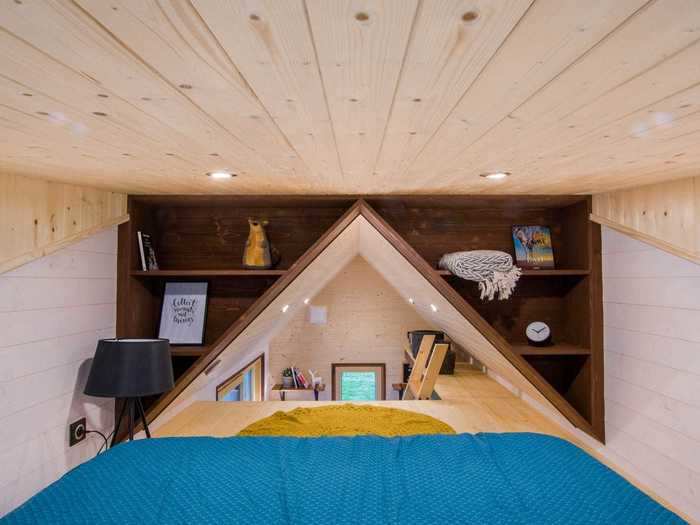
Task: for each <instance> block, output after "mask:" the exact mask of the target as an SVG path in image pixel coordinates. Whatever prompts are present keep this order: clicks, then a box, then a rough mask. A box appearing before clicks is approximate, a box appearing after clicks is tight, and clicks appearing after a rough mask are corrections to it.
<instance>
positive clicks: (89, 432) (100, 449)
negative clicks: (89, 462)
mask: <svg viewBox="0 0 700 525" xmlns="http://www.w3.org/2000/svg"><path fill="white" fill-rule="evenodd" d="M85 433H86V434H99V435H100V436H102V439H104V443H102V445H100V448H99V450H98V451H97V454H95V457H97V456H99V455H100V453H101V452H102V449H103V448H104V449H105V452H106V451H107V449H108V448H109V445H108V444H109V438H110V437H112V434H114V431H112V432H110V433H109V435H108V436H105V435H104V434H103V433H102V432H100V431H99V430H86V431H85Z"/></svg>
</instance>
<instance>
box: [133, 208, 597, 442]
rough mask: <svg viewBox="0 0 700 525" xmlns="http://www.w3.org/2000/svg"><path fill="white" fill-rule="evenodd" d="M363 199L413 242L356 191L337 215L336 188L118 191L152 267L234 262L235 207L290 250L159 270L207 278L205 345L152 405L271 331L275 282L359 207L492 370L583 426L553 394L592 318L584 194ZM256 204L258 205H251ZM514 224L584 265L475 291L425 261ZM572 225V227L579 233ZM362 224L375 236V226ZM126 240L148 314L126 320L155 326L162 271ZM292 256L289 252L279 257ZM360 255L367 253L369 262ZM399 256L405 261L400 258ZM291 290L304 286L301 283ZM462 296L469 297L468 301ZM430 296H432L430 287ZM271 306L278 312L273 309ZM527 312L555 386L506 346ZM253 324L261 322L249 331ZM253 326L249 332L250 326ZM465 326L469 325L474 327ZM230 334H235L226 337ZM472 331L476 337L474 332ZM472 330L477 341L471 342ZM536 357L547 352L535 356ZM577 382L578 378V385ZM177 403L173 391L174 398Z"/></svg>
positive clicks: (196, 385)
mask: <svg viewBox="0 0 700 525" xmlns="http://www.w3.org/2000/svg"><path fill="white" fill-rule="evenodd" d="M370 200H371V201H372V202H375V203H376V204H377V205H378V206H379V207H380V209H381V210H382V211H383V212H384V213H385V214H386V215H387V216H389V217H390V220H391V221H392V222H394V223H395V224H396V225H397V227H399V228H400V230H401V231H402V232H406V233H405V236H406V237H407V238H409V239H411V241H413V242H415V243H416V245H417V247H418V248H419V249H420V250H421V251H422V253H421V252H416V250H415V249H414V248H413V247H411V246H410V245H409V244H407V240H406V239H404V238H403V237H402V234H400V233H398V232H397V231H395V230H393V229H392V228H391V226H389V225H388V223H387V222H386V221H385V220H384V219H383V218H382V217H380V216H379V215H378V214H377V212H375V211H374V210H373V209H372V208H370V207H369V205H368V204H367V203H366V202H365V201H363V200H360V201H358V202H357V203H356V204H355V205H354V206H353V207H352V208H351V209H350V210H349V211H347V212H346V213H345V214H344V215H343V217H341V218H340V219H337V218H338V215H339V214H340V213H341V212H342V211H344V210H345V207H344V206H343V204H347V202H348V199H347V198H346V197H332V198H304V199H302V198H296V199H292V200H291V201H290V200H287V199H286V198H284V197H280V198H278V199H276V198H272V197H260V198H254V197H247V198H236V197H223V196H221V197H206V196H199V197H183V198H182V199H179V198H176V197H152V196H144V197H134V198H132V199H131V201H130V203H131V206H132V208H133V212H132V215H133V219H132V223H131V227H132V228H133V231H134V232H135V231H136V229H138V228H143V229H144V231H146V230H148V231H150V232H154V236H155V238H156V250H157V252H158V253H159V260H160V263H161V266H162V267H163V268H173V267H179V268H180V270H192V269H193V267H198V269H199V270H205V269H207V268H205V266H208V267H212V266H216V267H218V268H221V269H226V268H227V267H228V268H231V265H232V264H235V263H234V261H235V260H237V259H239V258H240V251H242V246H243V243H244V242H245V237H246V236H247V226H246V218H247V217H248V216H250V215H260V214H261V213H263V214H265V216H266V218H268V219H270V220H271V228H270V230H269V231H270V237H271V239H272V241H273V243H274V242H276V239H280V240H281V244H280V243H276V244H277V245H278V248H280V249H281V252H282V254H283V256H284V255H285V254H287V255H289V254H301V255H300V258H299V260H297V261H296V262H294V263H293V264H291V266H290V267H289V270H288V271H287V272H286V273H281V274H275V275H272V276H264V275H263V274H260V275H258V274H255V276H253V274H252V273H251V274H249V275H244V274H242V273H240V274H234V273H230V274H228V275H218V276H217V275H213V274H212V275H206V276H199V275H195V274H191V273H188V272H184V273H183V275H181V276H178V275H177V270H173V271H171V274H172V275H171V274H167V275H168V276H170V277H179V278H187V279H201V278H207V279H208V280H209V281H210V283H211V293H210V316H209V320H208V323H207V336H206V343H207V346H205V347H204V349H203V350H201V351H199V352H198V355H199V356H200V358H199V359H198V360H197V361H196V362H194V364H193V366H192V367H191V368H190V369H187V370H186V371H185V368H183V369H182V370H183V371H184V372H183V376H182V378H181V379H180V380H179V381H178V386H177V388H176V390H175V391H174V392H173V393H171V394H168V395H166V396H164V397H163V398H161V399H160V400H158V401H157V402H156V404H155V405H154V409H153V415H156V414H158V413H160V412H161V411H162V410H165V408H166V407H169V406H170V405H169V402H170V401H172V400H174V399H176V398H179V396H180V394H182V392H184V390H185V389H187V391H188V392H200V391H201V393H202V395H204V397H206V395H207V394H206V392H204V391H203V390H202V388H205V384H207V383H206V380H204V379H202V378H201V377H200V374H201V373H202V372H203V371H204V370H205V369H206V368H207V367H208V366H209V365H210V364H212V363H213V360H215V359H217V358H218V357H217V356H219V355H221V354H222V353H223V352H225V351H226V352H227V354H226V355H228V354H229V350H230V348H232V346H231V345H233V344H234V342H235V347H236V348H243V347H241V345H243V344H244V343H245V341H251V342H248V343H245V345H246V346H245V348H248V347H250V344H253V343H254V344H256V345H257V344H262V342H264V340H265V337H268V336H270V334H272V333H273V331H274V330H276V328H274V326H277V325H279V323H281V322H283V321H282V320H281V319H279V318H278V319H275V317H274V315H273V314H274V312H272V313H271V312H270V311H269V310H267V307H268V306H269V305H271V304H273V302H274V303H277V302H279V301H285V300H287V301H289V300H291V299H289V298H288V297H286V296H284V295H282V292H284V291H285V290H286V289H287V287H289V286H294V289H295V290H297V291H299V290H298V288H299V286H302V283H301V281H299V282H297V281H295V280H294V279H293V275H294V274H295V273H298V272H299V271H301V270H299V264H300V261H307V263H308V261H313V260H315V258H316V257H317V256H318V255H320V254H321V253H323V250H324V248H322V247H321V245H319V243H326V247H330V243H331V242H332V239H333V238H335V236H337V235H339V233H338V232H340V231H345V230H344V229H343V227H342V226H343V225H345V226H348V225H350V224H351V222H352V217H357V216H358V215H360V214H361V215H363V216H364V217H366V219H365V221H367V220H369V221H371V222H370V223H367V227H370V225H371V227H372V228H376V229H377V230H379V231H380V232H381V235H382V236H384V237H385V239H387V238H388V239H390V244H391V246H393V248H392V249H393V250H399V251H398V252H396V253H397V254H398V253H400V254H401V255H402V256H403V257H404V258H406V259H408V260H409V261H411V263H410V264H412V265H413V267H414V268H416V269H418V271H419V272H421V275H423V277H424V278H425V279H428V282H429V283H430V284H431V285H432V286H434V287H435V288H436V289H437V290H439V293H440V294H442V296H443V297H445V298H447V299H441V301H442V300H445V301H448V302H446V303H445V305H451V306H450V307H451V308H452V307H455V308H458V309H459V310H458V311H459V312H461V315H463V316H464V317H466V318H467V319H468V320H469V321H470V323H473V324H474V326H475V327H477V328H475V330H477V329H478V330H479V331H480V332H481V334H482V335H480V336H479V337H482V338H485V339H483V341H488V344H489V345H492V347H495V349H497V350H498V351H499V352H501V354H499V355H500V357H498V358H496V363H495V365H494V363H490V364H489V366H492V367H494V366H495V368H494V370H495V371H496V372H497V373H498V371H499V370H500V373H503V374H506V376H508V375H509V374H511V373H512V367H513V366H514V367H515V370H517V371H518V372H519V373H520V374H523V376H524V377H525V378H527V379H528V381H531V382H532V384H534V385H536V387H537V388H538V389H540V390H539V391H541V392H543V393H544V395H545V396H546V399H548V400H549V401H545V402H546V403H547V402H552V403H554V405H555V406H556V407H557V408H558V409H559V410H561V412H562V413H563V414H565V415H566V416H567V417H568V418H569V419H570V420H571V421H572V422H574V424H576V425H577V426H578V427H579V428H582V429H584V430H586V431H591V427H590V425H589V423H588V422H586V421H585V419H584V418H582V417H581V416H580V415H579V414H578V413H577V412H576V411H575V409H574V408H573V407H571V406H570V405H568V404H567V402H566V401H565V399H564V398H563V397H562V396H564V395H566V393H567V390H568V388H569V386H570V384H571V382H573V379H574V377H576V374H577V373H578V370H579V368H580V367H577V368H575V369H572V368H571V366H570V363H574V364H576V363H578V362H579V361H577V360H575V359H573V360H572V359H569V357H571V356H583V357H584V358H586V357H587V355H588V353H589V351H590V350H589V349H588V348H587V346H586V344H587V343H588V340H587V339H585V337H584V336H586V335H587V332H586V330H587V329H586V327H585V326H582V325H584V324H586V323H589V322H590V320H591V319H592V317H591V316H590V315H589V310H588V306H589V305H588V302H587V301H588V300H589V293H590V288H589V287H588V285H587V281H586V279H587V278H588V272H589V268H590V262H588V263H583V262H581V257H588V256H589V255H590V254H591V253H592V247H591V246H590V243H592V242H593V240H592V237H590V235H587V233H586V232H587V230H586V228H585V227H581V226H580V224H578V223H577V221H578V222H580V223H583V224H584V225H585V224H586V218H587V214H588V211H589V209H588V202H589V201H588V200H587V199H586V198H585V197H566V198H562V197H556V198H554V197H527V198H523V199H520V198H511V199H506V198H503V197H498V198H466V197H464V198H462V197H453V198H450V197H447V198H443V197H428V198H426V199H421V198H417V197H415V198H414V197H397V198H391V199H389V198H386V197H372V198H370ZM263 203H264V204H265V207H263V206H262V204H263ZM427 217H430V219H431V220H429V221H428V220H426V218H427ZM333 220H336V222H335V225H334V226H332V227H331V229H330V230H328V231H327V232H326V233H323V232H322V231H321V227H325V225H326V224H327V223H329V222H332V221H333ZM325 221H328V222H325ZM518 223H526V224H527V223H533V224H541V223H545V224H549V225H550V226H551V227H552V229H553V232H554V239H553V242H554V245H555V250H565V249H566V247H567V246H568V245H569V244H575V243H577V242H578V243H579V244H582V246H583V247H582V248H581V252H582V253H583V254H584V255H581V254H578V255H577V257H578V258H574V256H566V257H565V262H567V263H570V264H572V265H573V264H574V263H573V262H571V261H574V260H575V262H576V265H577V266H583V267H584V268H577V269H574V270H575V271H576V272H578V273H576V274H571V273H563V274H557V273H556V272H543V273H542V274H537V272H530V273H528V274H526V275H525V276H524V277H523V280H522V282H521V283H520V284H519V286H518V288H517V290H516V293H515V295H514V297H513V298H512V299H510V300H509V301H504V302H500V301H493V302H484V301H481V300H480V299H479V298H478V294H477V292H476V287H475V286H473V283H466V282H463V281H460V280H458V279H456V278H454V277H449V276H445V277H443V276H441V275H440V274H438V273H437V272H436V271H435V269H434V267H435V265H436V264H437V259H438V258H439V256H440V255H441V254H442V253H444V252H446V251H452V250H457V249H464V248H465V247H467V248H484V247H492V248H495V249H502V250H507V251H511V249H512V239H511V226H512V224H518ZM275 224H279V225H282V228H281V229H280V230H278V231H277V233H275V232H274V230H273V229H272V225H275ZM582 230H584V233H583V234H582V233H581V231H582ZM372 231H375V230H372ZM373 235H377V233H376V231H375V233H374V234H373ZM317 236H320V237H321V239H320V240H319V241H317V242H316V243H315V244H314V245H313V246H311V247H310V248H309V249H308V251H305V250H306V249H307V246H309V243H311V242H312V241H313V239H314V238H316V237H317ZM329 236H330V237H329ZM578 236H582V237H583V240H581V239H577V237H578ZM329 239H330V240H329ZM455 240H456V241H455ZM387 242H389V241H387ZM132 244H133V248H132V252H131V257H132V258H133V260H132V261H131V263H130V266H131V269H132V270H131V271H130V273H129V277H130V287H131V288H130V290H131V291H132V293H133V294H139V293H141V294H143V296H142V297H143V301H142V302H143V303H144V304H143V305H142V308H144V309H145V310H147V311H150V312H151V314H150V318H149V317H148V315H143V316H141V319H147V320H146V321H145V322H144V323H143V324H141V325H139V326H136V323H135V324H134V326H135V327H136V328H138V329H139V330H142V331H147V330H148V329H150V331H151V332H152V334H153V335H155V331H156V323H157V318H158V311H159V310H158V309H159V306H160V300H159V299H157V298H159V297H160V296H161V295H162V285H163V282H164V279H165V278H166V277H167V276H166V275H165V274H164V275H163V276H157V277H154V275H153V274H149V273H147V272H133V270H134V269H135V268H137V267H138V266H137V264H138V260H137V257H136V255H137V254H136V252H135V251H134V250H135V246H136V244H135V241H134V243H132ZM457 244H459V246H457ZM465 244H468V246H465ZM237 250H238V252H237V253H236V251H237ZM188 252H192V253H196V254H197V255H196V257H195V258H190V259H188V257H189V255H188ZM302 252H303V254H302ZM561 253H564V252H563V251H562V252H561ZM422 255H423V256H424V257H425V258H423V257H422ZM366 256H367V257H370V258H371V257H373V256H374V254H373V253H367V254H366ZM294 258H295V257H289V260H288V262H291V261H292V260H293V259H294ZM326 258H327V257H325V258H324V260H325V259H326ZM427 261H431V262H427ZM371 262H372V264H375V262H376V261H371ZM390 264H391V265H395V264H398V263H397V262H394V263H390ZM402 264H404V265H405V264H406V263H405V261H404V262H403V263H402ZM283 267H284V266H283ZM375 268H376V266H375ZM196 269H197V268H195V271H196ZM209 269H211V268H209ZM336 270H339V268H336ZM378 270H380V269H378ZM132 272H133V273H132ZM299 275H301V274H299ZM170 277H167V278H170ZM384 277H385V278H386V279H389V280H390V282H392V281H391V278H390V276H387V275H384ZM324 278H325V277H324ZM305 279H308V277H305ZM394 280H395V279H394ZM317 281H318V279H317ZM448 283H449V284H448ZM392 284H394V285H395V286H398V288H397V289H398V290H400V291H402V289H401V285H398V284H397V283H395V282H392ZM404 284H405V283H404ZM316 285H318V282H316V283H315V284H314V286H316ZM268 286H269V288H268ZM409 288H410V286H409ZM431 290H432V289H431ZM295 293H297V292H295ZM301 293H309V292H308V290H307V291H305V292H301ZM435 293H436V292H435V290H432V291H431V294H435ZM261 294H262V295H261ZM307 296H308V295H307ZM465 299H466V300H468V301H469V303H471V305H472V306H469V303H467V302H465ZM434 300H437V297H436V298H435V299H434ZM455 305H457V306H455ZM571 305H573V306H571ZM280 307H281V306H280ZM445 307H447V306H445ZM256 312H257V313H256ZM477 312H478V313H477ZM258 315H260V316H262V317H260V319H261V320H258ZM271 316H272V317H271ZM277 316H278V317H279V314H277ZM264 319H267V321H265V320H264ZM532 320H545V321H548V322H549V323H550V325H551V326H552V328H553V332H554V334H555V339H556V342H557V343H558V344H559V346H557V347H555V348H554V349H553V352H552V353H553V354H554V355H556V356H557V357H561V359H549V360H548V362H551V363H554V364H553V365H552V366H550V367H549V369H550V371H552V370H553V371H552V372H551V373H553V374H555V376H556V378H565V379H566V384H564V382H562V381H559V379H556V378H555V382H556V381H559V382H561V383H562V384H559V383H557V385H558V391H557V389H555V388H554V387H552V386H551V385H549V384H548V383H547V382H546V380H545V379H543V378H542V376H541V375H540V374H539V373H538V372H536V371H535V369H533V368H532V367H530V366H529V365H528V364H527V363H526V361H524V360H523V359H522V358H521V357H520V355H519V354H520V353H521V351H520V350H518V351H514V350H513V348H512V347H511V343H516V344H520V345H521V346H522V344H523V343H524V342H525V337H524V329H525V326H526V324H527V323H529V322H530V321H532ZM431 321H434V322H437V320H436V319H432V318H431ZM250 323H254V326H256V327H257V328H255V329H253V328H251V330H252V331H251V332H250V333H248V332H247V330H248V328H247V327H248V326H253V325H251V324H250ZM260 323H263V324H260ZM271 323H272V324H271ZM263 325H265V327H264V330H263V331H262V332H261V331H260V330H261V329H262V328H261V327H263ZM447 328H449V333H451V332H452V331H453V330H456V327H455V326H452V325H450V326H449V327H447ZM256 333H257V334H259V336H255V335H254V334H256ZM475 333H478V332H476V331H475ZM499 333H500V334H499ZM266 334H267V335H266ZM581 334H583V335H581ZM148 335H151V334H148ZM238 336H241V337H242V338H243V339H240V340H239V339H237V337H238ZM251 338H252V339H251ZM234 340H235V341H234ZM470 340H471V339H469V340H468V341H467V342H469V341H470ZM479 341H482V340H481V339H479ZM483 341H482V342H481V343H479V344H480V345H483ZM492 347H489V348H492ZM482 353H483V352H482ZM174 355H177V356H185V355H190V356H192V355H194V352H193V351H191V350H189V349H188V350H187V351H186V352H185V351H183V352H181V351H180V349H178V348H175V349H174ZM484 357H485V358H486V359H487V360H488V359H489V357H488V355H487V356H483V355H477V358H479V359H481V360H483V359H484ZM540 357H547V356H546V355H541V356H540ZM550 357H553V356H550ZM492 361H493V359H492ZM540 361H542V360H540ZM190 362H191V361H190ZM556 367H559V368H561V370H556ZM509 370H510V372H509ZM548 373H549V372H548ZM587 377H588V376H584V377H583V379H581V380H580V382H581V383H585V381H586V378H587ZM203 381H204V382H203ZM601 387H602V385H601ZM526 388H532V387H526ZM580 388H581V389H583V386H581V387H580ZM576 392H577V401H576V402H577V403H581V401H580V399H579V398H580V396H579V390H578V389H577V391H576ZM193 395H194V394H193ZM196 395H197V396H199V395H200V394H196ZM532 395H534V396H537V395H539V394H537V390H532ZM190 397H191V396H190ZM543 399H545V398H543ZM178 403H180V402H179V401H178ZM581 406H583V405H581ZM589 406H590V403H589V404H587V405H586V407H587V408H586V409H585V413H586V415H587V416H588V415H589V414H591V411H590V409H589V408H588V407H589ZM169 410H170V409H169Z"/></svg>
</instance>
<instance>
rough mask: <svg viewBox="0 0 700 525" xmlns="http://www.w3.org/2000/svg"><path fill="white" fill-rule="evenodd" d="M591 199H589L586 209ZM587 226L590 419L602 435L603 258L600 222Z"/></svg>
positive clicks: (603, 362) (603, 369)
mask: <svg viewBox="0 0 700 525" xmlns="http://www.w3.org/2000/svg"><path fill="white" fill-rule="evenodd" d="M591 209H592V203H591V202H590V201H589V210H591ZM588 227H589V229H590V247H591V248H590V252H589V253H590V257H591V274H590V275H589V276H588V278H587V281H588V286H589V295H588V301H589V306H588V312H589V315H590V318H589V327H590V349H591V358H590V368H591V376H590V396H591V421H592V423H593V429H594V431H595V432H596V434H597V435H598V436H601V437H602V438H603V439H605V355H604V351H605V349H604V346H603V343H604V333H603V330H604V329H603V326H604V319H603V262H602V239H601V230H600V225H598V224H595V223H593V222H589V223H588Z"/></svg>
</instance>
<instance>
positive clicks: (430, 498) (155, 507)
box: [0, 433, 684, 525]
mask: <svg viewBox="0 0 700 525" xmlns="http://www.w3.org/2000/svg"><path fill="white" fill-rule="evenodd" d="M0 523H2V525H20V524H29V523H31V524H35V523H42V524H44V523H45V524H52V525H62V524H75V523H81V524H83V523H84V524H93V525H96V524H103V523H104V524H107V523H109V524H132V523H133V524H156V523H159V524H160V523H166V524H198V523H207V524H209V523H211V524H237V523H240V524H266V525H272V524H309V523H311V524H348V525H359V524H365V523H367V524H370V523H371V524H379V523H381V524H438V523H439V524H485V523H498V524H562V525H563V524H567V525H569V524H592V523H606V524H628V523H629V524H635V525H642V524H646V525H651V524H667V523H684V522H683V521H682V520H681V519H680V518H678V517H677V516H676V515H675V514H673V513H671V512H669V511H668V510H666V509H664V508H663V507H661V506H660V505H658V504H657V503H656V502H654V501H653V500H651V499H650V498H648V497H647V496H646V495H644V494H643V493H642V492H640V491H639V490H637V489H636V488H635V487H634V486H632V485H630V484H629V483H628V482H627V481H625V480H624V479H623V478H621V477H620V476H618V475H617V474H616V473H614V472H613V471H611V470H610V469H608V468H607V467H605V466H604V465H602V464H601V463H599V462H598V461H596V460H595V459H593V458H591V457H590V456H589V455H587V454H586V453H584V452H583V451H581V450H580V449H578V448H577V447H575V446H573V445H571V444H570V443H568V442H566V441H563V440H560V439H558V438H554V437H549V436H543V435H539V434H518V433H515V434H476V435H471V434H460V435H454V436H447V435H444V436H443V435H437V436H435V435H433V436H411V437H402V438H380V437H373V436H360V437H352V438H344V437H328V438H280V437H232V438H219V439H217V438H206V437H201V438H165V439H151V440H143V441H135V442H133V443H126V444H123V445H119V446H117V447H115V448H114V449H112V450H110V451H109V452H108V453H106V454H103V455H100V456H98V457H97V458H95V459H93V460H91V461H89V462H87V463H85V464H83V465H80V466H79V467H77V468H75V469H74V470H72V471H71V472H69V473H68V474H66V475H65V476H63V478H61V479H60V480H58V481H57V482H56V483H54V484H53V485H51V486H49V487H48V488H46V489H45V490H44V491H42V492H41V493H39V494H38V495H36V496H35V497H33V498H32V499H31V500H29V501H28V502H27V503H25V504H24V505H22V506H21V507H19V508H18V509H16V510H15V511H14V512H12V513H10V514H8V515H7V516H6V517H5V518H4V519H2V520H0Z"/></svg>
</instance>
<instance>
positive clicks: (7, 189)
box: [0, 174, 129, 273]
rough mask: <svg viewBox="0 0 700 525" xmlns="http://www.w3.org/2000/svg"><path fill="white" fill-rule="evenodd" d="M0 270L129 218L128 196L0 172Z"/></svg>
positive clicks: (23, 262)
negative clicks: (127, 209) (0, 219)
mask: <svg viewBox="0 0 700 525" xmlns="http://www.w3.org/2000/svg"><path fill="white" fill-rule="evenodd" d="M0 214H1V215H0V218H2V221H1V222H0V248H1V249H2V251H0V273H2V272H6V271H8V270H11V269H12V268H16V267H17V266H20V265H22V264H25V263H27V262H29V261H31V260H33V259H36V258H39V257H43V256H44V255H47V254H49V253H52V252H54V251H56V250H58V249H60V248H63V247H65V246H68V245H69V244H71V243H73V242H76V241H78V240H80V239H84V238H86V237H89V236H90V235H93V234H95V233H97V232H98V231H100V230H102V229H105V228H108V227H109V226H114V225H116V224H120V223H122V222H125V221H127V220H128V219H129V217H128V215H127V213H126V196H125V195H121V194H118V193H111V192H106V191H101V190H96V189H92V188H83V187H77V186H70V185H65V184H59V183H54V182H47V181H44V180H39V179H35V178H29V177H18V176H14V175H3V174H0Z"/></svg>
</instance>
